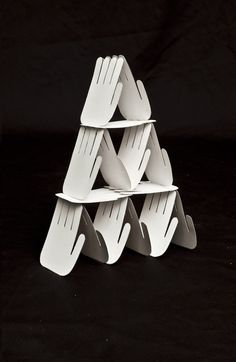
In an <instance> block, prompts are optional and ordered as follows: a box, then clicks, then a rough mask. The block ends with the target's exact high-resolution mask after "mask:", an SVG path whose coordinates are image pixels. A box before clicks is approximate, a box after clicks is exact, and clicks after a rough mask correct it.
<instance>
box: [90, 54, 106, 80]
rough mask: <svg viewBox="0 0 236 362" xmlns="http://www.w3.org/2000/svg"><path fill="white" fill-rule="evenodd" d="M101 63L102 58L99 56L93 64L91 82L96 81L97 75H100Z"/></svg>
mask: <svg viewBox="0 0 236 362" xmlns="http://www.w3.org/2000/svg"><path fill="white" fill-rule="evenodd" d="M102 63H103V58H102V57H99V58H98V59H97V61H96V64H95V68H94V72H93V78H92V83H98V79H99V75H100V72H101V68H102Z"/></svg>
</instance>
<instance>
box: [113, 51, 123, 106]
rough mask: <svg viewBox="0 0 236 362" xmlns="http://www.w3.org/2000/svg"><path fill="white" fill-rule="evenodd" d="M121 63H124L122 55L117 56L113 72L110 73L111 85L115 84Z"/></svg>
mask: <svg viewBox="0 0 236 362" xmlns="http://www.w3.org/2000/svg"><path fill="white" fill-rule="evenodd" d="M123 64H124V59H123V58H122V57H118V60H117V62H116V66H115V69H114V72H113V74H112V78H111V81H110V84H111V85H113V86H115V85H116V84H117V82H118V79H119V76H120V73H121V69H122V67H123ZM117 103H118V102H117Z"/></svg>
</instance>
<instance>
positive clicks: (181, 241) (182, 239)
mask: <svg viewBox="0 0 236 362" xmlns="http://www.w3.org/2000/svg"><path fill="white" fill-rule="evenodd" d="M173 216H175V217H177V218H178V221H179V222H178V226H177V228H176V230H175V233H174V236H173V239H172V243H173V244H177V245H180V246H183V247H184V248H187V249H195V248H196V246H197V235H196V230H195V227H194V223H193V219H192V218H191V216H189V215H186V216H185V213H184V209H183V204H182V201H181V198H180V194H179V192H177V195H176V199H175V206H174V209H173Z"/></svg>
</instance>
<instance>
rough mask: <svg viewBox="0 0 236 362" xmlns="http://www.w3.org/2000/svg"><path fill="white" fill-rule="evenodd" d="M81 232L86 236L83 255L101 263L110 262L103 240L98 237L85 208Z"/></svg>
mask: <svg viewBox="0 0 236 362" xmlns="http://www.w3.org/2000/svg"><path fill="white" fill-rule="evenodd" d="M79 232H80V233H82V234H84V235H85V243H84V246H83V248H82V254H84V255H86V256H88V257H89V258H92V259H95V260H97V261H99V262H101V263H106V262H107V261H108V251H107V247H106V244H105V242H104V240H103V238H100V239H99V237H98V234H97V233H96V231H95V229H94V226H93V223H92V220H91V218H90V216H89V214H88V211H87V210H86V209H85V208H83V213H82V217H81V223H80V228H79Z"/></svg>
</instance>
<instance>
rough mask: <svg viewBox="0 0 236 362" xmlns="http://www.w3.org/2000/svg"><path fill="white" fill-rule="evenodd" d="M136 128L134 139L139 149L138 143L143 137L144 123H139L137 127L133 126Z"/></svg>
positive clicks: (139, 143)
mask: <svg viewBox="0 0 236 362" xmlns="http://www.w3.org/2000/svg"><path fill="white" fill-rule="evenodd" d="M135 128H136V129H137V132H136V140H135V147H136V148H138V149H140V145H141V142H142V138H143V132H144V125H143V124H142V125H140V126H138V127H135Z"/></svg>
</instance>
